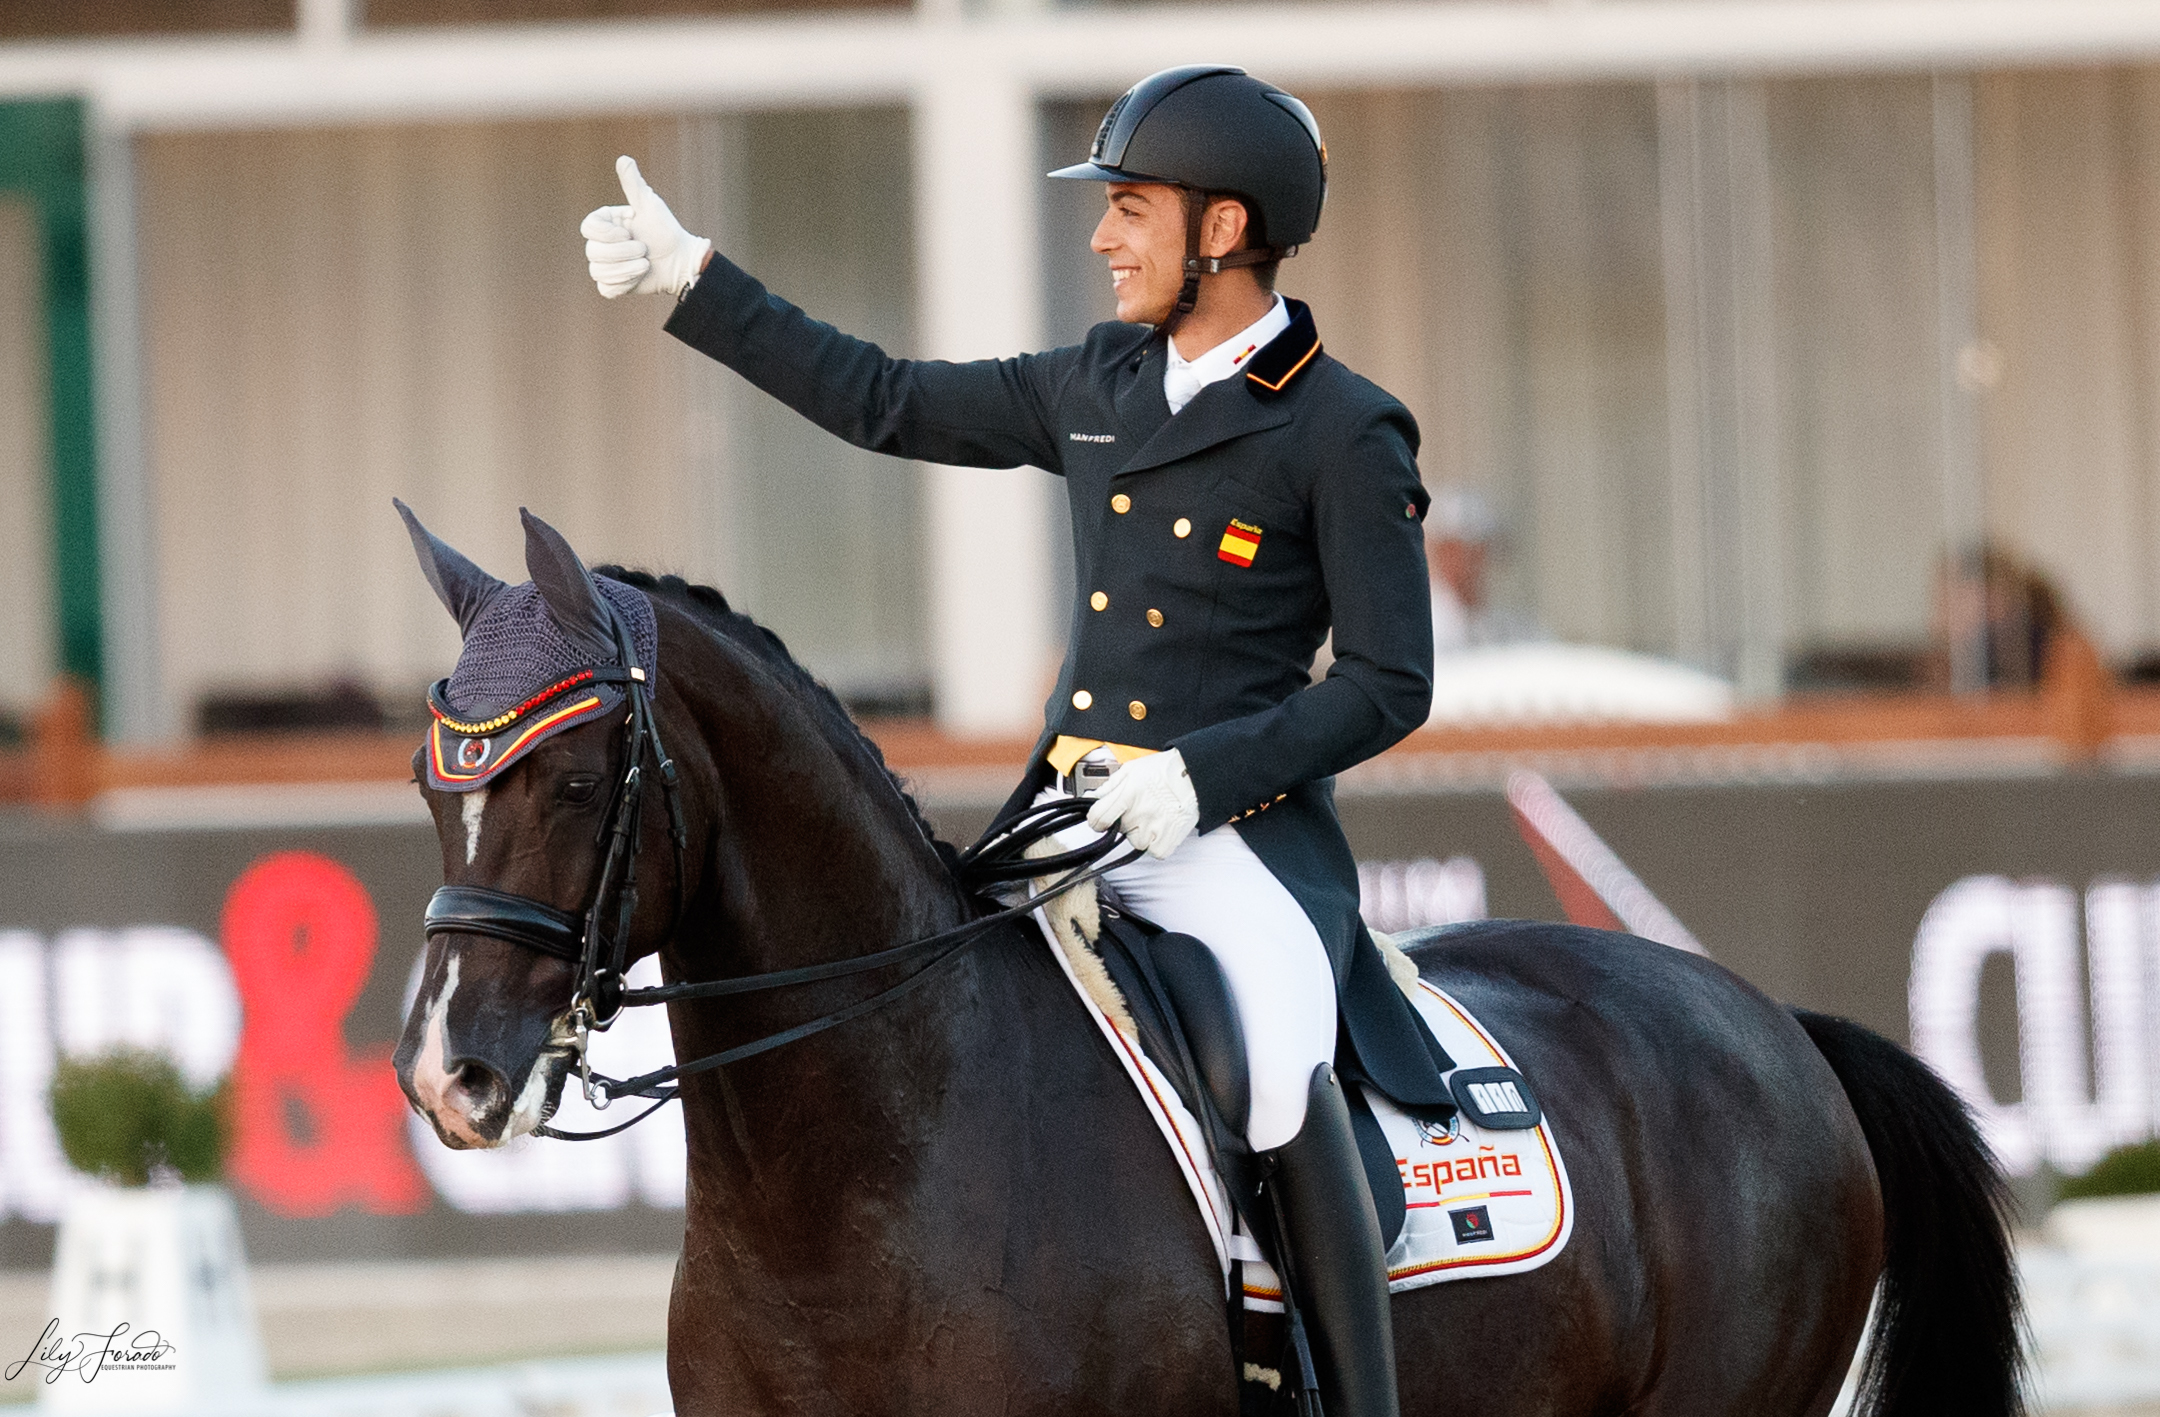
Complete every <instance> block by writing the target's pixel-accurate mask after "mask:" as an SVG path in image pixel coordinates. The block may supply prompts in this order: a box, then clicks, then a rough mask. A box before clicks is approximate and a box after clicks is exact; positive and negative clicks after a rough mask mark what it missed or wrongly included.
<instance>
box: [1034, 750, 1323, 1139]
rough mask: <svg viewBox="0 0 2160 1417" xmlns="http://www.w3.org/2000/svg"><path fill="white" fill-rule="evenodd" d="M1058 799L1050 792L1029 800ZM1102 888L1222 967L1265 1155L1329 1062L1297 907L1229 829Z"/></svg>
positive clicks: (1254, 1127) (1068, 838)
mask: <svg viewBox="0 0 2160 1417" xmlns="http://www.w3.org/2000/svg"><path fill="white" fill-rule="evenodd" d="M1062 795H1063V794H1061V793H1059V792H1057V791H1056V790H1054V789H1052V790H1047V791H1045V792H1044V793H1043V794H1042V795H1041V796H1040V797H1038V798H1036V799H1035V800H1036V801H1038V802H1046V801H1055V800H1058V799H1059V798H1060V797H1062ZM1094 838H1095V833H1094V832H1092V831H1090V830H1088V828H1087V827H1086V826H1084V825H1083V826H1079V827H1073V828H1070V829H1068V830H1066V831H1064V832H1061V833H1059V836H1058V840H1059V841H1060V842H1062V843H1063V844H1064V845H1066V846H1067V847H1075V846H1081V845H1084V844H1086V843H1087V842H1089V841H1092V840H1094ZM1103 885H1104V886H1105V887H1107V891H1106V894H1107V895H1108V896H1109V897H1110V898H1111V899H1113V900H1115V901H1117V902H1119V903H1120V904H1122V905H1123V906H1124V907H1125V908H1126V909H1128V910H1130V911H1132V912H1133V913H1134V914H1135V915H1139V916H1142V917H1144V918H1145V919H1148V920H1152V921H1154V922H1155V923H1156V924H1157V925H1160V926H1162V927H1163V928H1164V929H1165V930H1175V931H1177V932H1179V933H1180V934H1185V935H1191V936H1193V937H1194V938H1195V939H1197V940H1199V941H1200V942H1201V943H1202V944H1204V945H1206V946H1207V947H1208V950H1209V952H1210V953H1212V954H1213V955H1214V956H1215V958H1216V959H1217V960H1218V961H1220V962H1221V964H1222V969H1223V974H1224V976H1225V977H1226V978H1227V979H1228V980H1229V981H1230V997H1231V998H1232V999H1233V1000H1234V1001H1235V1002H1236V1004H1237V1011H1238V1022H1239V1023H1240V1024H1241V1025H1242V1026H1243V1027H1244V1030H1245V1063H1246V1067H1247V1069H1248V1071H1249V1072H1250V1074H1251V1077H1252V1118H1251V1120H1250V1122H1249V1123H1248V1124H1247V1126H1246V1129H1245V1135H1246V1140H1248V1141H1249V1142H1251V1143H1252V1148H1253V1150H1255V1151H1272V1150H1274V1149H1275V1148H1276V1147H1278V1146H1281V1145H1282V1144H1283V1143H1284V1142H1287V1141H1289V1140H1290V1139H1291V1138H1292V1137H1294V1136H1296V1135H1297V1134H1298V1131H1299V1129H1300V1128H1302V1127H1303V1126H1304V1125H1305V1092H1306V1089H1307V1087H1308V1086H1310V1084H1311V1082H1312V1074H1313V1069H1314V1068H1316V1067H1318V1066H1319V1065H1320V1064H1322V1063H1331V1062H1333V1061H1334V1060H1335V971H1334V969H1333V968H1332V967H1331V966H1330V965H1329V963H1328V957H1327V949H1326V947H1325V946H1323V945H1322V944H1321V943H1320V932H1319V931H1317V930H1315V929H1313V924H1312V921H1311V920H1309V919H1307V918H1306V915H1305V911H1304V908H1303V907H1301V906H1300V905H1299V904H1298V903H1297V900H1296V898H1295V897H1294V896H1292V895H1291V894H1290V892H1289V891H1288V890H1286V889H1284V887H1283V884H1282V882H1280V881H1278V880H1276V879H1275V877H1274V875H1273V873H1271V872H1270V871H1269V870H1268V868H1267V867H1265V866H1263V865H1261V864H1260V858H1259V857H1257V856H1255V855H1253V852H1252V848H1251V847H1249V846H1247V845H1246V844H1245V839H1244V838H1243V837H1241V836H1239V835H1238V834H1237V829H1236V828H1235V827H1228V826H1223V827H1217V828H1215V830H1213V831H1211V832H1208V833H1207V834H1205V835H1199V834H1195V835H1193V836H1189V837H1187V838H1185V841H1184V843H1183V844H1182V845H1180V846H1179V847H1178V849H1177V850H1176V851H1174V852H1172V853H1171V854H1170V859H1169V860H1167V861H1157V860H1156V859H1155V858H1154V857H1152V856H1143V857H1141V858H1140V859H1139V860H1138V861H1135V862H1133V863H1132V864H1131V865H1128V866H1120V867H1119V868H1118V869H1117V870H1115V871H1112V872H1111V873H1110V874H1109V875H1107V876H1105V877H1104V878H1103Z"/></svg>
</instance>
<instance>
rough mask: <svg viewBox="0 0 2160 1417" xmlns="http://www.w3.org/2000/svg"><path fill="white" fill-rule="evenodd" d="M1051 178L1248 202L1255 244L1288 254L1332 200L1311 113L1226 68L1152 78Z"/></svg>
mask: <svg viewBox="0 0 2160 1417" xmlns="http://www.w3.org/2000/svg"><path fill="white" fill-rule="evenodd" d="M1050 175H1051V176H1052V177H1072V178H1079V179H1081V180H1084V181H1095V182H1163V183H1168V184H1170V185H1171V186H1175V187H1183V188H1186V189H1188V190H1189V191H1193V192H1201V193H1207V194H1211V195H1222V196H1232V197H1236V198H1238V199H1239V200H1240V201H1242V202H1243V203H1245V206H1246V209H1247V214H1248V217H1249V219H1250V221H1251V225H1252V227H1253V228H1254V238H1255V244H1256V245H1258V244H1260V243H1261V242H1265V244H1266V246H1267V247H1268V248H1269V250H1270V253H1271V254H1272V255H1275V256H1283V255H1288V254H1290V253H1291V251H1292V250H1294V249H1295V248H1296V247H1298V246H1301V245H1303V244H1304V243H1305V242H1307V241H1309V240H1311V239H1312V234H1313V232H1314V230H1315V229H1317V228H1318V227H1319V225H1320V208H1321V206H1322V205H1323V204H1324V203H1325V202H1326V200H1327V145H1326V144H1325V143H1323V142H1321V141H1320V125H1319V124H1318V123H1316V122H1314V121H1313V116H1312V112H1311V110H1310V109H1308V108H1306V107H1305V105H1304V104H1302V103H1300V102H1298V101H1297V99H1295V98H1293V97H1292V96H1291V95H1289V94H1287V93H1284V92H1283V91H1282V90H1281V89H1279V88H1276V87H1275V86H1274V85H1273V84H1264V83H1262V82H1260V80H1258V79H1256V78H1253V77H1252V76H1251V75H1250V74H1247V73H1246V72H1245V71H1244V70H1243V69H1234V68H1231V67H1230V66H1229V65H1227V64H1187V65H1184V66H1182V67H1179V68H1175V69H1164V70H1163V71H1162V72H1160V73H1156V74H1150V75H1149V76H1148V77H1146V78H1144V79H1142V80H1141V81H1140V82H1139V83H1137V84H1134V85H1133V86H1132V87H1131V88H1129V89H1127V90H1126V91H1125V95H1124V97H1122V98H1120V99H1119V100H1118V101H1117V102H1116V103H1113V104H1111V105H1110V112H1109V113H1108V114H1106V115H1105V116H1104V118H1103V121H1102V126H1101V127H1100V128H1098V129H1097V130H1096V132H1095V145H1094V147H1093V148H1092V149H1090V150H1089V152H1088V160H1087V161H1086V162H1082V163H1075V164H1074V165H1073V166H1071V167H1061V168H1059V169H1058V170H1057V171H1055V172H1053V173H1051V174H1050Z"/></svg>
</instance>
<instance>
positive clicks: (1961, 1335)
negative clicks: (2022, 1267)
mask: <svg viewBox="0 0 2160 1417" xmlns="http://www.w3.org/2000/svg"><path fill="white" fill-rule="evenodd" d="M1793 1016H1794V1017H1795V1018H1797V1019H1799V1021H1800V1026H1801V1027H1802V1028H1804V1029H1806V1030H1807V1035H1808V1037H1809V1038H1811V1039H1813V1040H1814V1042H1815V1046H1816V1048H1817V1049H1819V1050H1820V1051H1821V1053H1822V1055H1823V1057H1824V1058H1825V1059H1826V1060H1827V1061H1828V1062H1829V1064H1830V1070H1831V1071H1832V1072H1834V1073H1836V1074H1837V1077H1838V1081H1839V1082H1840V1083H1843V1084H1844V1086H1845V1096H1846V1097H1847V1099H1849V1100H1850V1101H1851V1103H1852V1109H1853V1112H1854V1114H1855V1115H1857V1116H1858V1117H1859V1119H1860V1130H1861V1131H1862V1132H1864V1133H1865V1134H1866V1135H1867V1144H1868V1150H1869V1151H1870V1152H1872V1153H1874V1157H1875V1175H1876V1177H1877V1179H1878V1180H1879V1181H1880V1183H1881V1185H1882V1199H1883V1228H1884V1231H1885V1234H1884V1237H1883V1245H1884V1261H1883V1276H1882V1289H1881V1292H1880V1293H1879V1294H1878V1295H1877V1296H1876V1306H1875V1324H1874V1330H1873V1332H1871V1333H1870V1334H1869V1335H1868V1358H1867V1367H1866V1370H1865V1372H1864V1374H1863V1381H1862V1384H1861V1389H1860V1400H1859V1402H1857V1403H1856V1404H1855V1405H1854V1408H1853V1410H1854V1412H1855V1413H1856V1414H1866V1417H1920V1414H1922V1413H1927V1414H1934V1413H1950V1412H1954V1413H1958V1414H1960V1417H2017V1414H2019V1413H2021V1412H2023V1411H2024V1401H2023V1398H2022V1396H2021V1392H2020V1388H2021V1379H2022V1378H2023V1376H2024V1369H2025V1358H2024V1345H2023V1342H2022V1340H2023V1337H2024V1323H2023V1315H2022V1309H2021V1305H2020V1303H2019V1299H2018V1284H2017V1270H2016V1268H2015V1265H2014V1263H2013V1261H2012V1258H2011V1253H2010V1233H2009V1213H2008V1212H2009V1204H2010V1198H2009V1192H2008V1190H2007V1188H2006V1187H2005V1186H2004V1184H2003V1178H2002V1175H2001V1173H2000V1172H1998V1171H1997V1170H1996V1169H1995V1162H1994V1159H1993V1158H1992V1157H1991V1156H1989V1154H1988V1150H1987V1146H1986V1144H1985V1143H1984V1142H1982V1141H1981V1140H1980V1134H1979V1132H1978V1130H1977V1129H1976V1128H1975V1127H1974V1126H1973V1121H1972V1117H1971V1115H1970V1114H1969V1113H1967V1112H1966V1110H1965V1104H1964V1103H1963V1102H1962V1101H1960V1100H1959V1099H1958V1096H1957V1094H1956V1093H1954V1092H1952V1091H1951V1090H1950V1089H1949V1087H1948V1086H1946V1085H1945V1084H1944V1083H1943V1081H1942V1079H1940V1078H1938V1077H1936V1076H1935V1074H1934V1072H1933V1071H1931V1070H1930V1069H1929V1068H1928V1066H1927V1064H1925V1063H1923V1062H1921V1061H1920V1060H1919V1059H1918V1058H1915V1057H1913V1056H1912V1055H1911V1054H1910V1053H1907V1052H1906V1051H1905V1050H1904V1049H1902V1048H1900V1047H1898V1046H1897V1045H1896V1044H1895V1043H1892V1042H1891V1041H1890V1040H1888V1039H1887V1038H1883V1037H1880V1036H1879V1035H1877V1034H1874V1033H1870V1032H1869V1031H1868V1030H1866V1029H1864V1028H1862V1027H1861V1026H1860V1025H1859V1024H1857V1023H1852V1022H1849V1021H1848V1020H1845V1019H1841V1018H1831V1017H1829V1016H1828V1015H1826V1014H1812V1013H1809V1012H1807V1011H1806V1010H1805V1009H1794V1010H1793Z"/></svg>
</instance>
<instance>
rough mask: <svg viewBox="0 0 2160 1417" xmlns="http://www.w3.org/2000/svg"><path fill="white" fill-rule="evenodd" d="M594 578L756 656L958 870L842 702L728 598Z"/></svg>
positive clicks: (671, 582)
mask: <svg viewBox="0 0 2160 1417" xmlns="http://www.w3.org/2000/svg"><path fill="white" fill-rule="evenodd" d="M593 573H594V574H595V575H602V576H606V577H607V578H608V579H610V580H616V581H621V582H622V583H623V584H624V585H627V586H635V587H636V588H637V589H639V590H642V591H644V592H645V593H646V594H647V595H650V596H656V597H658V598H660V599H662V600H666V601H668V602H669V603H670V604H672V605H674V606H676V607H677V608H678V609H680V610H682V611H684V612H685V613H687V614H688V615H689V616H690V617H691V618H692V619H693V620H696V621H697V622H698V623H699V624H700V625H703V626H704V627H705V628H706V629H708V630H710V631H712V632H713V633H714V634H716V635H719V636H721V637H723V638H725V639H727V640H728V641H730V642H731V643H734V644H737V645H740V646H742V647H743V648H745V649H747V650H749V651H750V652H751V653H752V654H754V655H756V656H757V658H758V660H759V662H760V663H762V664H764V665H766V666H767V667H769V668H771V669H772V670H773V671H774V672H775V673H776V674H778V676H779V677H780V680H781V682H783V683H784V684H787V685H788V686H789V687H790V688H792V689H794V690H795V691H796V693H798V694H799V695H800V696H801V697H802V700H803V702H804V703H806V704H808V705H809V706H810V708H811V710H812V712H813V714H814V715H815V717H816V718H817V720H818V722H819V724H820V725H821V726H822V727H823V728H824V730H825V735H826V737H827V738H829V739H830V740H831V741H832V742H833V744H834V746H836V747H838V748H839V749H840V750H841V751H842V752H853V753H857V754H860V755H862V756H864V757H866V758H868V759H869V761H870V763H871V765H872V766H874V767H875V768H876V769H877V770H878V772H879V773H880V774H881V775H882V776H883V777H884V779H885V780H886V781H887V782H889V783H891V784H892V787H893V791H894V792H896V793H898V794H899V796H900V800H901V801H902V802H904V803H906V804H907V811H908V816H909V818H910V819H912V820H913V821H914V823H915V826H916V829H917V830H919V831H920V832H921V833H922V834H923V839H924V840H925V841H927V842H929V843H930V845H931V848H932V849H933V850H935V851H936V852H937V855H938V859H939V860H940V861H942V862H943V863H944V864H945V869H946V871H947V872H948V873H952V872H954V871H956V870H957V866H958V853H957V852H956V851H955V850H954V849H953V846H952V843H950V842H948V841H946V840H945V839H944V838H943V837H941V836H939V835H938V834H937V829H936V828H935V827H933V826H931V825H930V819H929V818H928V817H926V816H924V815H923V809H922V804H921V803H920V802H918V801H916V800H915V794H914V793H912V792H910V791H908V787H907V783H906V782H905V781H903V780H902V779H901V777H900V775H899V774H898V773H895V772H894V771H893V770H892V769H891V768H890V767H888V766H886V763H885V753H884V750H883V749H881V748H879V747H878V745H877V743H876V742H875V740H873V739H872V738H871V737H870V736H869V735H868V734H866V733H864V732H863V731H862V728H861V726H860V725H859V724H857V723H856V722H855V719H854V717H853V716H852V715H850V714H849V713H848V711H847V708H846V706H845V705H843V704H842V703H841V702H840V698H839V696H838V695H836V694H835V693H833V691H832V690H831V689H829V688H827V687H826V686H825V685H824V684H821V683H819V682H818V680H817V678H816V677H815V676H814V675H812V674H811V673H810V671H809V670H807V669H805V668H803V666H802V664H801V663H800V662H799V661H798V660H797V659H796V658H795V656H794V655H792V654H789V653H788V647H787V645H786V644H785V643H783V642H782V640H781V639H780V637H779V636H778V635H776V634H774V633H773V632H772V631H771V630H769V629H767V628H766V627H765V626H763V625H760V624H759V623H758V622H757V621H755V620H753V619H751V618H750V617H749V616H747V615H745V614H743V613H742V612H741V611H739V610H737V609H735V608H734V607H733V606H731V605H729V604H728V601H727V597H726V596H724V595H722V594H721V593H720V592H719V591H718V590H716V589H714V588H713V587H712V586H709V585H696V584H693V583H692V582H690V581H686V580H684V579H683V578H682V577H681V576H656V575H654V574H652V573H651V572H650V571H633V570H630V569H628V568H626V567H622V566H595V567H594V568H593Z"/></svg>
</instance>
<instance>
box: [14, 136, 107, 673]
mask: <svg viewBox="0 0 2160 1417" xmlns="http://www.w3.org/2000/svg"><path fill="white" fill-rule="evenodd" d="M83 133H84V114H83V104H82V102H81V100H79V99H51V100H40V101H36V102H28V103H0V192H5V193H7V194H9V195H11V196H17V197H22V198H25V199H27V200H28V201H29V203H30V204H31V206H32V207H33V208H34V210H35V211H36V213H37V222H38V231H39V235H40V237H41V238H42V245H43V247H44V272H45V289H44V298H45V352H46V370H47V384H48V388H49V389H50V395H49V405H48V407H49V419H50V424H51V426H50V428H49V430H48V432H49V437H48V438H47V442H46V446H47V447H48V448H49V449H50V457H51V459H52V482H51V486H52V538H53V558H52V566H53V610H54V614H55V615H56V616H57V618H58V620H59V625H58V630H59V634H58V640H59V646H60V668H61V670H62V671H64V672H65V673H68V674H70V675H73V676H75V677H76V678H78V679H81V680H83V681H84V682H86V683H89V684H93V685H95V684H97V683H98V682H99V680H100V679H101V678H102V671H103V668H104V664H103V660H104V654H103V645H104V630H103V617H102V613H101V611H100V602H99V573H98V492H97V399H96V386H95V379H94V377H93V374H92V366H91V352H90V242H89V212H88V208H89V202H88V191H87V187H88V183H87V180H86V173H85V162H84V147H83Z"/></svg>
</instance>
